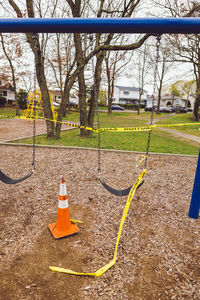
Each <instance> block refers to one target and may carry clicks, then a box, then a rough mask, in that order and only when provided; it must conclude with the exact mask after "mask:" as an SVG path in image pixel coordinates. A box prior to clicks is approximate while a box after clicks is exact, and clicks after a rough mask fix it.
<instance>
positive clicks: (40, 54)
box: [7, 0, 55, 139]
mask: <svg viewBox="0 0 200 300" xmlns="http://www.w3.org/2000/svg"><path fill="white" fill-rule="evenodd" d="M7 1H8V3H9V5H10V7H12V9H13V10H14V12H15V13H16V15H17V17H18V18H23V17H25V16H26V15H27V16H28V17H29V18H35V12H34V7H33V0H27V1H26V7H24V9H26V15H25V13H24V12H23V11H22V10H21V9H20V7H19V6H18V5H17V2H16V1H14V0H7ZM37 4H39V9H40V11H39V15H40V16H42V9H41V7H40V1H38V2H37ZM26 38H27V41H28V43H29V45H30V48H31V50H32V52H33V54H34V56H35V63H36V74H37V80H38V84H39V86H40V90H41V94H42V99H43V108H44V116H45V118H46V126H47V138H49V139H51V138H54V136H55V126H54V122H51V121H49V120H53V112H52V109H51V104H50V98H49V91H48V87H47V80H46V76H45V59H44V56H45V49H46V43H47V38H48V35H46V36H45V35H41V37H39V35H38V34H37V35H35V36H34V35H33V34H31V33H27V34H26Z"/></svg>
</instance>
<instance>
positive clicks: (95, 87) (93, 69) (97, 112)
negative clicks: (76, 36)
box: [89, 33, 101, 176]
mask: <svg viewBox="0 0 200 300" xmlns="http://www.w3.org/2000/svg"><path fill="white" fill-rule="evenodd" d="M89 39H90V51H91V52H92V51H93V34H92V33H91V34H90V35H89ZM92 76H93V79H94V86H93V90H94V101H95V108H96V116H97V127H98V129H100V119H99V109H98V97H97V86H96V80H95V66H94V56H92ZM97 170H98V175H99V176H100V172H101V134H100V132H98V169H97Z"/></svg>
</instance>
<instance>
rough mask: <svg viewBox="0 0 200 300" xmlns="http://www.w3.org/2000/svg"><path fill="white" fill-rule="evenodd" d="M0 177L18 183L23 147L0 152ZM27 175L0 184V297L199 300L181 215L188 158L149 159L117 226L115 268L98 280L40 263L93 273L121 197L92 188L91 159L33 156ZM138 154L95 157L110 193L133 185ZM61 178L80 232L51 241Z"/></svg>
mask: <svg viewBox="0 0 200 300" xmlns="http://www.w3.org/2000/svg"><path fill="white" fill-rule="evenodd" d="M0 149H1V157H2V159H1V170H2V171H4V172H6V174H8V175H10V176H11V177H15V178H16V177H20V176H21V175H24V174H26V173H28V171H29V170H30V168H31V148H30V147H22V146H5V145H0ZM36 152H37V169H36V172H35V173H34V174H33V175H32V177H31V178H29V179H27V180H26V181H24V182H22V183H20V184H16V185H11V186H10V185H5V184H3V183H0V188H1V196H0V197H1V209H0V238H1V248H0V259H1V260H0V268H1V275H0V282H1V284H0V299H6V300H7V299H20V300H21V299H70V300H71V299H72V300H73V299H74V300H76V299H103V300H104V299H105V300H108V299H134V300H135V299H136V300H139V299H149V300H152V299H177V300H180V299H188V300H189V299H190V300H191V299H200V251H199V249H200V230H199V228H200V222H199V219H198V220H194V219H191V218H189V217H188V209H189V204H190V199H191V193H192V188H193V182H194V176H195V170H196V164H197V158H192V157H180V156H165V155H151V156H150V158H149V163H148V175H147V177H146V180H145V183H144V184H143V186H142V187H141V188H140V189H139V190H138V191H137V192H136V194H135V197H134V199H133V202H132V203H131V206H130V210H129V213H128V216H127V219H126V221H125V224H124V227H123V231H122V236H121V239H120V244H119V249H118V260H117V263H116V264H115V265H114V266H113V267H112V268H111V269H110V270H108V271H107V272H106V273H105V274H103V275H102V276H101V277H99V278H91V277H80V276H74V275H67V274H63V273H57V272H52V271H50V270H49V265H53V266H60V267H64V268H69V269H72V270H74V271H80V272H82V271H83V272H95V271H96V270H97V269H99V268H100V267H102V266H104V265H105V264H107V263H108V262H110V260H111V259H112V257H113V253H114V248H115V243H116V237H117V233H118V227H119V223H120V219H121V216H122V212H123V208H124V206H125V203H126V197H116V196H113V195H111V194H110V193H108V192H107V191H106V190H105V189H104V188H103V186H102V185H101V184H100V182H99V181H98V177H97V171H96V170H97V153H96V151H91V150H75V149H54V148H53V149H49V148H37V149H36ZM139 160H140V156H139V155H136V154H134V153H115V152H102V176H103V178H104V180H105V181H106V182H107V183H109V184H110V185H112V186H113V187H117V188H124V187H127V186H129V185H130V184H132V183H133V182H134V180H135V179H136V178H137V176H138V174H139V173H140V171H141V166H139V167H137V166H136V165H137V161H139ZM61 175H64V176H65V178H66V180H67V189H68V195H69V204H70V214H71V218H73V219H79V220H82V221H83V222H84V223H83V224H82V225H79V228H80V232H79V233H78V234H76V235H74V236H71V237H68V238H63V239H60V240H54V238H53V237H52V235H51V233H50V231H49V230H48V224H49V223H51V222H54V221H56V216H57V201H58V191H59V179H60V176H61Z"/></svg>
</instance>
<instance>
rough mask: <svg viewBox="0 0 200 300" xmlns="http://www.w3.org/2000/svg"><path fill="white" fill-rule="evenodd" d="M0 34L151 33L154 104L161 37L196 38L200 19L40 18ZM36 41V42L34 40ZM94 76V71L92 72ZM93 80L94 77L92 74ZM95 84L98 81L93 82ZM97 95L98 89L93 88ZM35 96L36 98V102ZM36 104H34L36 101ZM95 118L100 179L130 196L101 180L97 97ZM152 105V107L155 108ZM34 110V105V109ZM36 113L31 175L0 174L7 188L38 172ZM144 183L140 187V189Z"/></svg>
mask: <svg viewBox="0 0 200 300" xmlns="http://www.w3.org/2000/svg"><path fill="white" fill-rule="evenodd" d="M0 32H5V33H12V32H17V33H25V32H32V33H33V37H36V33H51V32H53V33H56V32H60V33H88V34H89V33H148V34H150V35H157V42H156V60H155V70H154V88H153V101H154V99H155V93H156V75H157V69H158V59H159V47H160V39H161V34H163V33H168V34H170V33H173V34H197V33H200V19H199V18H114V19H111V18H105V19H95V18H87V19H82V18H72V19H56V18H55V19H50V18H49V19H48V18H46V19H41V18H32V19H31V18H26V19H0ZM35 40H36V39H35ZM34 51H36V42H35V43H34ZM34 65H35V66H34V90H35V91H36V61H35V64H34ZM93 73H94V70H93ZM93 76H94V74H93ZM94 82H95V81H94ZM94 91H95V92H96V87H95V84H94ZM35 98H36V95H35V96H34V99H35ZM34 102H35V101H34ZM95 103H96V115H97V123H98V175H99V180H100V182H101V184H102V185H103V186H104V187H105V188H106V189H107V190H108V191H109V192H110V193H112V194H114V195H117V196H125V195H128V194H129V192H130V191H131V189H132V187H133V186H132V185H131V186H130V187H128V188H125V189H122V190H119V189H115V188H113V187H111V186H109V185H108V184H107V183H105V181H104V180H103V178H102V177H101V130H100V129H101V128H100V121H99V112H98V104H97V95H95ZM152 105H153V104H152ZM34 107H35V105H34ZM153 114H154V111H153V110H152V114H151V123H150V126H152V125H153ZM35 115H36V109H34V117H33V158H32V171H31V172H29V173H28V174H27V175H25V176H24V177H22V178H19V179H12V178H10V177H8V176H7V175H6V174H5V173H3V172H2V171H0V180H1V181H2V182H3V183H5V184H16V183H19V182H22V181H24V180H26V179H28V178H29V177H30V176H31V175H32V174H33V173H34V170H35V129H36V120H35V119H36V117H35ZM151 134H152V128H150V130H149V135H148V141H147V147H146V153H145V160H144V169H146V167H147V160H148V156H149V147H150V141H151ZM143 182H144V180H142V181H141V182H140V184H139V185H138V186H137V188H139V187H140V186H141V185H142V184H143Z"/></svg>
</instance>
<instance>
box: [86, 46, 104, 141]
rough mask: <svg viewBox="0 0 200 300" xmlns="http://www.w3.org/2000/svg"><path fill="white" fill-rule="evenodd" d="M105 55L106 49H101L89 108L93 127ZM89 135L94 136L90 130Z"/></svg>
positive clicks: (89, 119) (89, 122) (90, 123)
mask: <svg viewBox="0 0 200 300" xmlns="http://www.w3.org/2000/svg"><path fill="white" fill-rule="evenodd" d="M104 57H105V51H101V52H100V53H98V54H97V61H96V66H95V74H93V75H94V87H93V89H92V94H91V101H90V109H89V113H88V125H89V126H90V127H93V125H94V116H95V107H96V105H98V95H99V88H100V82H101V72H102V64H103V60H104ZM96 101H97V103H96ZM88 136H92V131H88Z"/></svg>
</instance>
